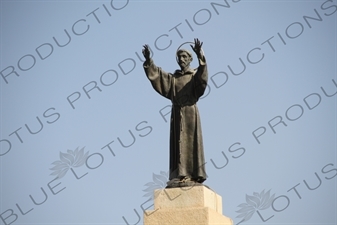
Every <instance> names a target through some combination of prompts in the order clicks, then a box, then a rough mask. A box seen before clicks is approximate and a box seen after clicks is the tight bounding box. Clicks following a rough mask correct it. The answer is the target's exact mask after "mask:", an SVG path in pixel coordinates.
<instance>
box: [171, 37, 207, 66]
mask: <svg viewBox="0 0 337 225" xmlns="http://www.w3.org/2000/svg"><path fill="white" fill-rule="evenodd" d="M186 44H192V45H193V44H194V42H191V41H186V42H184V43H182V44H181V45H179V47H178V48H177V51H176V61H177V63H178V62H179V61H178V55H177V54H178V51H179V50H180V48H181V47H182V46H183V45H186ZM201 51H202V54H204V55H205V53H204V50H203V49H201Z"/></svg>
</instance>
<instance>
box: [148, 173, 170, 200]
mask: <svg viewBox="0 0 337 225" xmlns="http://www.w3.org/2000/svg"><path fill="white" fill-rule="evenodd" d="M152 179H153V182H149V183H147V184H145V186H147V188H146V189H144V190H143V191H145V192H147V193H146V194H145V195H143V197H150V198H152V199H153V191H154V190H156V189H163V188H165V187H166V183H167V181H168V172H164V171H160V174H154V173H153V174H152ZM154 197H157V196H154Z"/></svg>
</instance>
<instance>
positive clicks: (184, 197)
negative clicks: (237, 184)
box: [144, 186, 233, 225]
mask: <svg viewBox="0 0 337 225" xmlns="http://www.w3.org/2000/svg"><path fill="white" fill-rule="evenodd" d="M154 194H155V198H154V210H147V211H145V213H144V225H233V221H232V220H231V219H230V218H228V217H226V216H224V215H222V198H221V196H220V195H218V194H216V193H215V192H214V191H212V190H210V189H209V188H207V187H205V186H194V187H184V188H169V189H161V190H155V192H154Z"/></svg>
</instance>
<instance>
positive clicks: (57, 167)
mask: <svg viewBox="0 0 337 225" xmlns="http://www.w3.org/2000/svg"><path fill="white" fill-rule="evenodd" d="M88 154H89V151H88V152H86V153H84V147H83V148H82V149H81V150H79V148H76V150H74V151H73V150H67V153H62V152H60V160H57V161H55V162H53V163H52V165H54V167H53V168H50V170H53V171H54V172H52V173H51V174H50V175H56V176H57V179H60V178H62V177H64V176H65V175H66V173H67V172H68V170H69V169H71V168H73V167H80V166H83V164H84V163H85V161H86V160H87V158H88Z"/></svg>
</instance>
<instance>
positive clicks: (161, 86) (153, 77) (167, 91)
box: [142, 45, 172, 99]
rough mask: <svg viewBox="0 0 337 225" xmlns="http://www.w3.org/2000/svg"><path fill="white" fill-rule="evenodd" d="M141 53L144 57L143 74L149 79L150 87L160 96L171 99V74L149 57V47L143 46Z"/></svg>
mask: <svg viewBox="0 0 337 225" xmlns="http://www.w3.org/2000/svg"><path fill="white" fill-rule="evenodd" d="M143 47H144V48H143V50H142V53H143V55H144V58H145V62H144V64H143V67H144V71H145V74H146V76H147V78H148V79H149V80H150V82H151V84H152V87H153V88H154V89H155V90H156V91H157V92H158V93H159V94H161V95H162V96H164V97H166V98H168V99H171V83H172V82H171V78H172V76H171V75H170V74H168V73H166V72H165V71H163V70H162V69H161V68H160V67H157V66H156V65H155V64H154V62H153V60H152V59H151V57H150V48H149V46H148V45H144V46H143Z"/></svg>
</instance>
